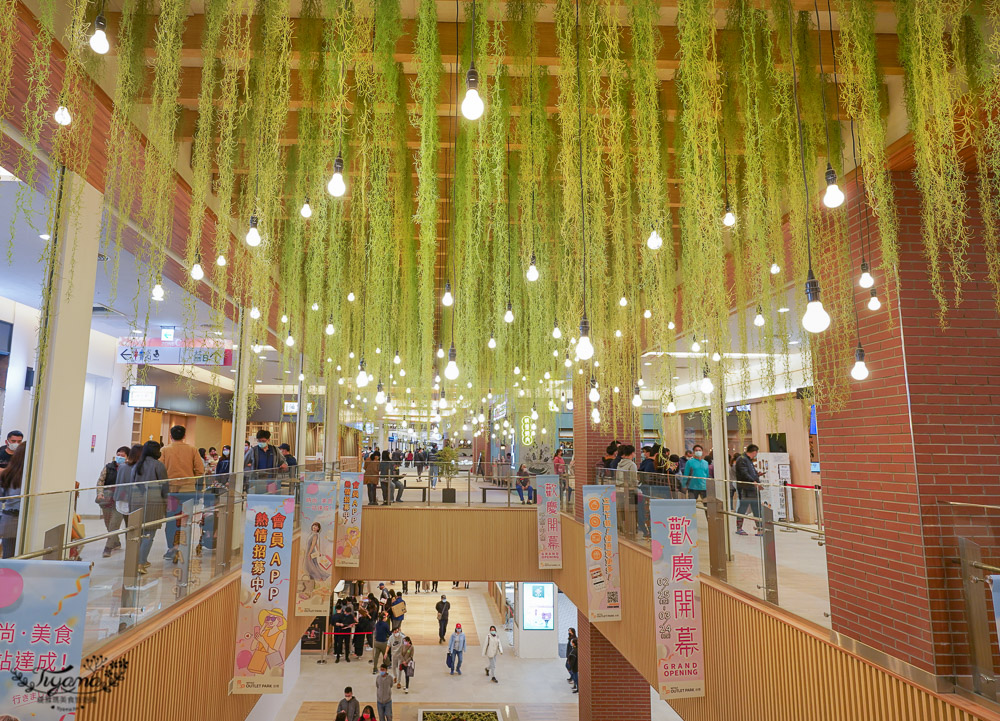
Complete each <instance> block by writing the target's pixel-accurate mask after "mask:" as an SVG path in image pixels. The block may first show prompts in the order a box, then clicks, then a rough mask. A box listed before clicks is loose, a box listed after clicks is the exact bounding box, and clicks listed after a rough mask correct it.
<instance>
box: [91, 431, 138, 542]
mask: <svg viewBox="0 0 1000 721" xmlns="http://www.w3.org/2000/svg"><path fill="white" fill-rule="evenodd" d="M129 450H130V449H129V447H128V446H122V447H121V448H119V449H118V450H117V451H115V457H114V458H112V459H111V461H110V462H108V463H107V464H105V466H104V468H102V469H101V475H100V476H98V478H97V505H98V506H99V507H100V509H101V518H102V519H103V520H104V527H105V528H106V529H107V530H108V532H109V533H110V532H111V531H117V530H118V527H119V526H120V525H122V514H121V513H119V511H118V509H117V508H115V484H116V483H118V469H119V468H121V467H122V466H123V465H124V464H125V461H127V460H128V452H129ZM121 547H122V539H121V537H120V536H108V540H107V542H105V544H104V553H103V556H104V558H107V557H108V556H110V555H111V552H112V551H117V550H118V549H119V548H121Z"/></svg>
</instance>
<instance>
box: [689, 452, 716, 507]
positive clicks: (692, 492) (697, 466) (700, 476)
mask: <svg viewBox="0 0 1000 721" xmlns="http://www.w3.org/2000/svg"><path fill="white" fill-rule="evenodd" d="M691 450H692V451H694V457H693V458H689V459H688V461H687V463H685V464H684V481H685V485H686V487H687V493H688V498H694V499H698V498H701V499H702V500H704V499H705V496H706V491H707V488H708V477H709V475H710V471H709V468H708V461H706V460H705V458H704V455H705V451H704V450H703V449H702V447H701V446H699V445H697V444H695V446H694V448H692V449H691Z"/></svg>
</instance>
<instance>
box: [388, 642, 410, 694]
mask: <svg viewBox="0 0 1000 721" xmlns="http://www.w3.org/2000/svg"><path fill="white" fill-rule="evenodd" d="M392 665H393V666H394V667H395V668H396V671H397V674H396V688H399V686H400V684H399V678H400V676H402V677H403V678H405V679H406V687H405V688H404V689H403V693H409V692H410V677H411V676H413V641H411V640H410V637H409V636H404V637H403V647H402V648H400V649H399V656H395V655H394V656H393V658H392Z"/></svg>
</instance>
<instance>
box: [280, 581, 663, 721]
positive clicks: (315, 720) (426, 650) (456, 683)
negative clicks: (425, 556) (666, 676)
mask: <svg viewBox="0 0 1000 721" xmlns="http://www.w3.org/2000/svg"><path fill="white" fill-rule="evenodd" d="M440 588H441V589H442V590H443V591H444V592H445V593H447V595H448V600H449V601H451V602H452V604H453V607H452V622H453V623H454V620H456V619H455V612H456V609H463V613H464V608H468V611H469V613H470V614H471V619H470V620H469V621H464V620H463V621H462V625H463V627H464V628H466V629H469V628H472V627H474V628H475V629H476V633H475V639H476V642H477V644H478V641H479V630H480V629H486V628H488V627H489V625H490V624H491V623H492V624H497V625H499V624H498V621H499V618H497V617H496V615H495V614H494V613H493V610H492V607H491V606H490V604H489V601H488V598H487V596H486V584H483V583H473V584H472V586H471V588H470V589H469V590H468V591H466V590H464V589H460V590H452V589H451V588H449V587H448V585H446V584H444V583H442V584H440ZM406 599H407V618H406V621H404V623H403V631H404V632H405V633H407V634H409V635H411V637H412V636H413V635H417V636H418V637H420V638H423V637H425V636H426V633H425V631H422V630H417V631H414V630H413V629H414V627H419V628H423V627H426V628H427V629H430V628H432V626H433V627H436V624H437V621H436V618H435V616H434V613H433V604H432V603H431V602H432V601H436V599H437V595H433V594H431V595H429V597H428V599H427V602H426V603H425V602H424V597H423V594H421V595H420V596H416V595H414V594H412V593H410V594H407V596H406ZM425 605H426V606H427V607H426V608H424V606H425ZM424 616H426V618H425V617H424ZM467 623H468V624H469V625H468V626H467ZM469 635H470V638H469V650H468V651H466V655H465V660H464V663H463V669H462V670H463V671H464V673H463V674H462V675H461V676H458V675H455V676H452V675H449V673H448V669H447V667H446V666H445V663H444V659H445V649H444V648H443V647H442V646H440V645H438V644H437V643H436V642H435V643H432V644H426V643H416V644H415V653H414V665H415V673H414V676H413V678H412V679H411V682H410V692H409V693H408V694H407V693H404V692H403V691H402V690H395V689H394V690H393V712H394V715H393V721H417V720H418V718H419V711H420V709H456V710H461V709H464V710H472V709H496V710H498V711H500V712H501V714H502V718H503V719H504V721H542V720H544V721H573V720H575V719H576V718H577V698H578V696H576V695H575V694H573V693H572V690H571V688H570V686H569V684H568V683H566V671H565V668H564V663H565V662H564V660H563V659H561V658H553V659H521V658H517V657H515V656H514V655H513V654H512V653H511V651H510V649H509V648H506V649H505V654H504V655H503V657H502V658H501V659H500V660H499V661H498V663H497V678H498V680H499V683H495V684H494V683H491V682H490V681H489V680H488V679H487V678H486V674H485V673H484V672H483V668H484V666H485V663H484V662H483V660H482V657H481V650H480V648H481V647H480V646H478V645H475V646H473V645H472V642H473V634H469ZM316 658H317V657H316V656H315V655H312V656H310V655H303V657H302V671H301V674H300V676H299V678H298V680H297V681H296V683H295V685H294V686H293V688H292V690H291V693H290V694H289V700H288V701H287V702H286V703H285V705H284V706H283V707H282V708H281V710H280V711H279V712H278V713H277V714H276V715H275V716H274V721H329V720H330V719H332V718H333V717H334V716H335V715H336V709H337V702H338V701H339V700H340V699H341V698H342V697H343V689H344V687H345V686H351V687H353V689H354V692H355V694H356V696H357V697H358V699H359V701H360V702H361V704H362V706H364V705H365V704H368V703H371V704H372V706H373V707H374V698H375V681H374V677H373V676H372V673H371V665H370V663H367V664H366V663H357V662H354V663H351V664H345V663H343V662H341V663H339V664H334V663H327V664H325V665H319V664H317V663H316ZM369 658H370V655H369ZM651 698H652V701H653V706H652V708H653V719H654V720H655V721H668V720H674V719H678V718H679V717H678V716H676V715H675V714H674V713H673V711H672V710H671V709H670V707H669V706H667V704H665V703H663V702H662V701H660V700H659V699H658V698H655V697H653V696H652V690H651Z"/></svg>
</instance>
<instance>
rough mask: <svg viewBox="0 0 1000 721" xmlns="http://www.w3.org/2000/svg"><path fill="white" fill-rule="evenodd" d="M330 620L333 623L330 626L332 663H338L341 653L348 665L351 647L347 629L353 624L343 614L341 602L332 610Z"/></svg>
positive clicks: (350, 619) (347, 616)
mask: <svg viewBox="0 0 1000 721" xmlns="http://www.w3.org/2000/svg"><path fill="white" fill-rule="evenodd" d="M330 620H331V621H333V623H332V624H331V625H332V626H333V654H334V656H335V660H334V663H340V654H341V653H343V654H344V656H345V657H346V660H347V662H348V663H350V662H351V646H350V642H349V640H348V639H350V636H351V632H350V630H349V629H350V627H351V625H352V624H353V623H354V619H353V618H351V617H350V616H349V615H348V614H346V613H344V604H343V603H342V602H341V601H337V606H336V609H335V610H334V613H333V617H332V618H331V619H330Z"/></svg>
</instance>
